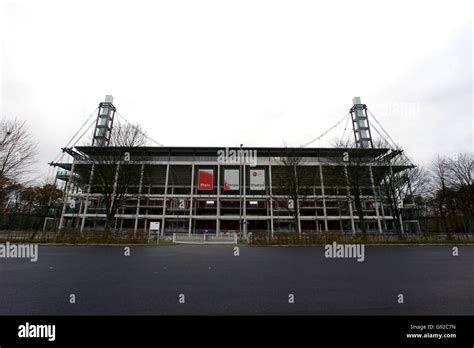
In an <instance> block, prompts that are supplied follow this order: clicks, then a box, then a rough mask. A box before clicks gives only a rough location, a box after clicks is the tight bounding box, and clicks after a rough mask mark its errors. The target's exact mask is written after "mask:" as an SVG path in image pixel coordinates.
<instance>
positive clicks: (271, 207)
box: [268, 159, 275, 238]
mask: <svg viewBox="0 0 474 348" xmlns="http://www.w3.org/2000/svg"><path fill="white" fill-rule="evenodd" d="M268 184H269V185H270V186H269V192H270V232H271V236H272V238H273V236H274V234H275V231H274V227H273V183H272V163H271V159H269V164H268Z"/></svg>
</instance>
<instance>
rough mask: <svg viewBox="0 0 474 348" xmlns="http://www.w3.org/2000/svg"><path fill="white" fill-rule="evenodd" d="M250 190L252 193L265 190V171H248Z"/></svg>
mask: <svg viewBox="0 0 474 348" xmlns="http://www.w3.org/2000/svg"><path fill="white" fill-rule="evenodd" d="M250 189H251V190H253V191H261V190H265V170H263V169H252V170H250Z"/></svg>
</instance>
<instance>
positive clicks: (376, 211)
mask: <svg viewBox="0 0 474 348" xmlns="http://www.w3.org/2000/svg"><path fill="white" fill-rule="evenodd" d="M369 173H370V182H371V183H372V191H373V193H374V202H375V214H376V216H377V226H378V228H379V233H382V232H383V231H382V224H381V223H380V215H379V204H378V203H379V200H378V199H377V192H376V190H375V181H374V173H373V171H372V165H369Z"/></svg>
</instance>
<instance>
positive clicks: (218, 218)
mask: <svg viewBox="0 0 474 348" xmlns="http://www.w3.org/2000/svg"><path fill="white" fill-rule="evenodd" d="M216 210H217V219H216V235H217V236H219V235H220V227H221V219H220V218H221V165H220V164H218V165H217V202H216Z"/></svg>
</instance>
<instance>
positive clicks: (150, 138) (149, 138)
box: [116, 111, 163, 146]
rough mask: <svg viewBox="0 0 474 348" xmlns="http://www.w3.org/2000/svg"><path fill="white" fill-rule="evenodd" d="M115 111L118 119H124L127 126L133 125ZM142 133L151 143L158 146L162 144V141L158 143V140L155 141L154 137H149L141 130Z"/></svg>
mask: <svg viewBox="0 0 474 348" xmlns="http://www.w3.org/2000/svg"><path fill="white" fill-rule="evenodd" d="M116 113H117V116H118V117H119V118H120V119H122V120H124V121H125V122H126V123H127V124H128V125H129V126H132V127H134V125H133V124H132V123H131V122H129V121H128V120H127V119H126V118H125V116H123V115H122V114H121V113H120V112H118V111H117V112H116ZM143 135H145V137H146V138H147V139H148V140H150V141H151V142H152V143H155V144H156V145H158V146H163V144H162V143H160V142H159V141H156V140H155V139H153V138H152V137H150V136H149V135H148V134H147V133H146V132H143Z"/></svg>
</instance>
